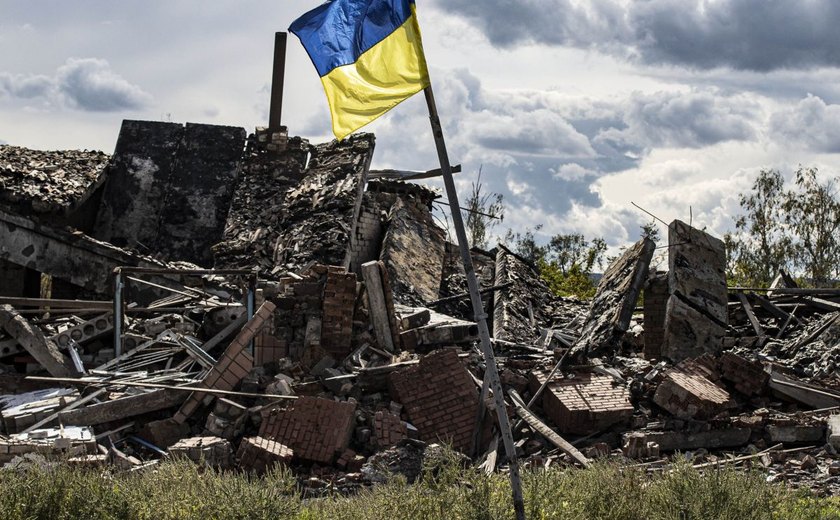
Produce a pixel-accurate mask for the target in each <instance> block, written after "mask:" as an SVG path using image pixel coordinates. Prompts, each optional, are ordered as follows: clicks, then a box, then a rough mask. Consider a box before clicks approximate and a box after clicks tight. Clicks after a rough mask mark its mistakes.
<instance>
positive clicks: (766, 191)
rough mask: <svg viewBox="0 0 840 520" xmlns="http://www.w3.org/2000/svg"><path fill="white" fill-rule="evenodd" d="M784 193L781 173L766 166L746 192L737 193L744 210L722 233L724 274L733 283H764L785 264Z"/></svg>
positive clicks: (787, 242)
mask: <svg viewBox="0 0 840 520" xmlns="http://www.w3.org/2000/svg"><path fill="white" fill-rule="evenodd" d="M786 197H787V195H786V193H785V191H784V178H783V177H782V174H781V173H779V171H778V170H767V169H763V170H761V171H760V172H759V173H758V176H757V177H756V179H755V181H754V182H753V185H752V190H751V191H750V192H749V193H746V194H745V193H742V194H740V195H739V202H740V204H741V208H742V209H743V210H744V211H745V213H744V214H743V215H741V216H739V217H738V218H737V219H736V220H735V233H734V234H730V233H727V234H726V235H725V236H724V244H725V245H726V251H727V256H728V257H729V258H728V263H727V275H728V277H729V278H730V280H732V281H733V282H734V283H737V284H739V285H757V286H767V285H769V284H770V282H771V281H772V280H773V278H775V276H776V274H778V272H779V269H782V268H786V267H788V263H789V258H790V254H789V253H790V246H791V237H790V233H789V232H788V230H787V228H786V226H785V213H784V212H785V200H786Z"/></svg>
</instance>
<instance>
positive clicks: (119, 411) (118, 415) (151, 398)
mask: <svg viewBox="0 0 840 520" xmlns="http://www.w3.org/2000/svg"><path fill="white" fill-rule="evenodd" d="M186 398H187V394H186V393H185V392H176V391H173V390H155V391H152V392H146V393H144V394H139V395H132V396H128V397H122V398H120V399H114V400H113V401H106V402H104V403H97V404H93V405H90V406H87V407H85V408H77V409H75V410H67V411H62V412H59V414H58V420H59V421H61V423H62V424H64V425H74V426H94V425H96V424H103V423H109V422H113V421H120V420H122V419H127V418H129V417H134V416H137V415H141V414H144V413H148V412H156V411H158V410H165V409H167V408H172V407H174V406H178V405H179V404H181V403H182V402H184V400H186Z"/></svg>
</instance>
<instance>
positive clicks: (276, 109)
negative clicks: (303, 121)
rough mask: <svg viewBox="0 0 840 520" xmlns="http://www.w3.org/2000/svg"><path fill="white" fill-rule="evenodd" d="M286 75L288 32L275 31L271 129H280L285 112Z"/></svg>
mask: <svg viewBox="0 0 840 520" xmlns="http://www.w3.org/2000/svg"><path fill="white" fill-rule="evenodd" d="M285 76H286V33H285V32H277V33H274V72H273V73H272V75H271V106H270V108H269V110H268V128H269V130H279V129H280V126H281V121H280V116H281V114H282V112H283V82H284V80H285Z"/></svg>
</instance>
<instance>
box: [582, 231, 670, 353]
mask: <svg viewBox="0 0 840 520" xmlns="http://www.w3.org/2000/svg"><path fill="white" fill-rule="evenodd" d="M655 247H656V243H655V242H654V241H653V240H650V239H649V238H643V239H641V240H639V241H638V242H636V243H635V244H633V246H631V247H629V248H627V250H626V251H625V252H624V253H623V254H622V255H621V256H620V257H619V258H618V259H617V260H615V261H614V262H613V263H612V264H610V266H609V267H608V268H607V270H606V271H605V272H604V275H603V276H602V277H601V280H600V281H599V282H598V288H597V290H596V292H595V297H594V298H593V299H592V303H591V306H590V308H589V316H588V317H587V318H586V321H585V322H584V325H583V329H582V330H581V333H580V337H579V338H578V340H577V341H576V342H575V344H574V346H573V347H572V350H571V352H570V354H571V355H572V356H583V355H589V356H600V355H603V354H605V353H614V352H615V351H616V350H617V348H618V346H619V344H620V341H621V338H622V336H623V335H624V333H625V332H626V331H627V329H628V328H629V326H630V318H631V317H632V316H633V309H635V307H636V301H637V300H638V298H639V293H641V291H642V286H643V284H644V282H645V280H646V279H647V274H648V267H649V266H650V261H651V259H652V258H653V251H654V249H655Z"/></svg>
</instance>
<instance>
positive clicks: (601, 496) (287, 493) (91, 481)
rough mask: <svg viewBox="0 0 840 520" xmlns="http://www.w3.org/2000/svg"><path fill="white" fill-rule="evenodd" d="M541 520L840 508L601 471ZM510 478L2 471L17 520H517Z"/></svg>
mask: <svg viewBox="0 0 840 520" xmlns="http://www.w3.org/2000/svg"><path fill="white" fill-rule="evenodd" d="M523 485H524V492H525V504H526V512H527V515H528V518H529V519H549V518H562V519H593V518H608V519H715V518H718V519H733V520H734V519H738V520H742V519H764V518H772V519H811V518H814V519H818V518H819V519H821V518H826V519H828V518H838V519H840V498H827V499H823V498H816V497H812V496H809V495H807V494H805V493H803V492H796V491H792V490H790V489H788V488H785V487H782V486H779V485H772V484H767V483H766V482H765V480H764V477H763V476H762V475H761V474H759V473H754V472H739V471H735V470H721V471H712V472H706V473H705V474H700V473H699V472H698V471H696V470H693V469H692V468H691V467H689V466H679V467H677V468H676V470H675V471H673V472H671V473H667V474H660V475H655V476H649V475H646V474H645V473H643V472H641V471H639V470H632V469H623V470H622V469H621V468H619V467H618V466H617V465H614V464H606V463H604V464H598V465H596V466H594V467H592V468H590V469H587V470H572V469H566V470H561V469H549V470H546V471H542V470H541V471H527V472H525V473H524V475H523ZM510 503H511V498H510V491H509V485H508V481H507V478H506V477H505V476H504V475H494V476H493V477H489V478H488V477H485V476H483V475H482V474H479V473H478V472H477V471H475V470H473V469H469V468H468V469H462V468H460V467H459V466H458V465H457V464H456V463H454V462H446V461H445V462H443V463H441V464H439V465H437V466H436V467H434V468H426V469H425V470H424V473H423V476H422V479H421V480H420V482H419V483H417V484H415V485H408V484H406V482H405V481H404V480H403V479H400V478H395V479H393V480H392V481H391V482H389V483H388V484H384V485H380V486H377V487H374V488H366V489H365V490H363V491H361V492H359V493H356V494H354V495H352V496H342V495H340V494H338V493H335V494H332V495H329V496H328V497H327V498H318V499H302V498H301V496H300V493H299V490H298V488H297V485H296V483H295V480H294V478H293V477H292V475H291V474H290V473H289V472H288V471H287V470H283V469H279V470H276V471H274V472H272V473H271V474H269V475H267V476H266V477H263V478H254V477H249V476H247V475H243V474H239V473H218V472H214V471H205V470H202V469H200V468H199V467H197V466H196V465H194V464H192V463H190V462H186V461H171V462H165V463H163V464H161V465H159V466H158V467H157V468H156V469H155V470H153V471H146V472H143V473H133V474H129V473H120V474H110V473H109V472H108V471H105V470H90V469H74V468H70V467H67V466H66V465H64V464H56V465H54V466H52V467H50V468H48V469H27V470H24V471H20V470H18V471H11V470H4V471H0V518H2V519H4V520H14V519H45V520H46V519H49V520H58V519H123V518H125V519H150V520H152V519H153V520H165V519H201V520H207V519H249V520H251V519H263V518H265V519H269V518H270V519H272V520H276V519H284V518H291V519H301V520H303V519H306V520H319V519H333V518H335V519H342V520H344V519H359V520H366V519H387V520H402V519H415V518H417V519H479V520H482V519H486V520H497V519H507V518H513V511H512V507H511V505H510Z"/></svg>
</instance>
